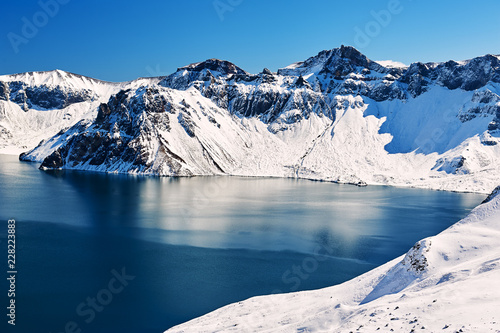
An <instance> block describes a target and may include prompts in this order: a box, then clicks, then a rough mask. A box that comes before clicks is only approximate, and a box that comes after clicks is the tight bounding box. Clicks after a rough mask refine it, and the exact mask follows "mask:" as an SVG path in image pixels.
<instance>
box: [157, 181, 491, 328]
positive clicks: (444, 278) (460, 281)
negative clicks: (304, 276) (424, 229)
mask: <svg viewBox="0 0 500 333" xmlns="http://www.w3.org/2000/svg"><path fill="white" fill-rule="evenodd" d="M485 201H487V202H485V203H483V204H481V205H479V206H478V207H476V208H475V209H474V210H473V211H472V212H471V213H470V214H469V215H468V216H467V217H466V218H464V219H463V220H461V221H459V222H458V223H456V224H455V225H453V226H451V227H450V228H448V229H447V230H445V231H443V232H442V233H440V234H438V235H436V236H433V237H429V238H426V239H423V240H421V241H419V242H418V243H416V244H415V245H414V246H413V248H412V249H410V251H408V253H406V255H403V256H401V257H399V258H396V259H394V260H393V261H391V262H388V263H387V264H385V265H382V266H380V267H378V268H376V269H374V270H372V271H370V272H368V273H365V274H363V275H361V276H359V277H357V278H355V279H353V280H351V281H348V282H345V283H343V284H340V285H337V286H333V287H329V288H325V289H321V290H314V291H303V292H297V293H288V294H279V295H270V296H260V297H254V298H250V299H248V300H245V301H243V302H239V303H235V304H231V305H228V306H225V307H223V308H221V309H218V310H216V311H214V312H212V313H209V314H207V315H205V316H203V317H200V318H197V319H194V320H191V321H189V322H187V323H184V324H182V325H179V326H176V327H173V328H171V329H169V330H168V331H166V332H179V333H180V332H438V331H439V332H478V333H479V332H481V333H482V332H500V311H499V309H500V242H498V240H499V239H500V187H498V188H497V189H496V191H495V192H494V193H493V194H492V195H491V196H490V197H489V198H488V199H487V200H485Z"/></svg>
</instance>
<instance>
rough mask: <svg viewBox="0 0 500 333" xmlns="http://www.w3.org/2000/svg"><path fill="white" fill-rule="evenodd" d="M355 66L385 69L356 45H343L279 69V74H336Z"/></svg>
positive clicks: (352, 68)
mask: <svg viewBox="0 0 500 333" xmlns="http://www.w3.org/2000/svg"><path fill="white" fill-rule="evenodd" d="M355 67H363V68H368V69H371V70H375V71H379V72H384V71H385V68H384V67H383V66H381V65H379V64H378V63H376V62H375V61H372V60H370V59H368V58H367V57H366V56H365V55H364V54H362V53H361V52H359V51H358V50H357V49H356V48H355V47H353V46H345V45H342V46H340V47H338V48H334V49H331V50H323V51H321V52H319V53H318V54H317V55H315V56H313V57H310V58H309V59H307V60H306V61H301V62H297V63H294V64H291V65H289V66H287V67H285V68H282V69H279V70H278V74H281V75H293V76H299V75H307V74H311V73H315V74H318V73H325V72H329V73H334V74H335V75H337V74H339V75H345V74H347V73H349V72H352V71H354V70H355Z"/></svg>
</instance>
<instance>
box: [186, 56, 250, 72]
mask: <svg viewBox="0 0 500 333" xmlns="http://www.w3.org/2000/svg"><path fill="white" fill-rule="evenodd" d="M204 69H209V70H210V71H215V72H219V73H221V74H224V75H229V74H248V73H247V72H246V71H244V70H243V69H241V68H240V67H238V66H236V65H235V64H233V63H232V62H229V61H227V60H220V59H215V58H212V59H208V60H205V61H203V62H196V63H192V64H189V65H187V66H184V67H181V68H178V69H177V70H178V71H179V70H188V71H194V72H201V71H202V70H204Z"/></svg>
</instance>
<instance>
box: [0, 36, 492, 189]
mask: <svg viewBox="0 0 500 333" xmlns="http://www.w3.org/2000/svg"><path fill="white" fill-rule="evenodd" d="M499 142H500V57H499V56H497V55H485V56H481V57H477V58H474V59H470V60H465V61H448V62H444V63H420V62H417V63H413V64H411V65H409V66H407V67H401V66H397V67H396V66H391V65H390V62H389V63H388V62H380V63H379V62H376V61H372V60H370V59H368V58H367V57H366V56H365V55H363V54H362V53H360V52H359V51H358V50H356V49H355V48H353V47H350V46H341V47H340V48H334V49H332V50H326V51H321V52H319V53H318V54H317V55H316V56H313V57H311V58H309V59H307V60H305V61H301V62H297V63H294V64H291V65H289V66H287V67H285V68H281V69H278V70H277V72H272V71H271V70H269V69H267V68H264V69H263V70H262V72H260V73H258V74H251V73H248V72H246V71H245V70H243V69H242V68H240V67H238V66H236V65H235V64H233V63H231V62H229V61H225V60H218V59H209V60H206V61H203V62H199V63H194V64H190V65H188V66H184V67H180V68H178V69H177V71H176V72H175V73H173V74H171V75H168V76H164V77H155V78H140V79H137V80H134V81H130V82H122V83H112V82H104V81H100V80H96V79H92V78H88V77H85V76H81V75H76V74H72V73H68V72H63V71H60V70H55V71H50V72H29V73H22V74H15V75H3V76H0V153H1V152H3V153H21V152H22V154H21V155H20V158H21V160H23V161H32V162H39V163H40V165H41V168H42V169H75V170H89V171H99V172H113V173H129V174H144V175H159V176H195V175H240V176H273V177H296V178H307V179H315V180H325V181H333V182H341V183H351V184H357V185H366V184H384V185H395V186H414V187H422V188H432V189H441V190H454V191H474V192H483V193H488V192H491V191H492V190H493V188H494V187H495V185H496V182H497V180H498V177H499V175H500V145H499V144H498V143H499Z"/></svg>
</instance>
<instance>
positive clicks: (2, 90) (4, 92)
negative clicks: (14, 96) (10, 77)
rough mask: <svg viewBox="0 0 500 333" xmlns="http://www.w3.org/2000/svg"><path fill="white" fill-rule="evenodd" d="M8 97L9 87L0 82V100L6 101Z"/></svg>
mask: <svg viewBox="0 0 500 333" xmlns="http://www.w3.org/2000/svg"><path fill="white" fill-rule="evenodd" d="M9 95H10V89H9V85H8V84H7V83H5V82H2V81H0V100H2V101H8V100H9Z"/></svg>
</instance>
